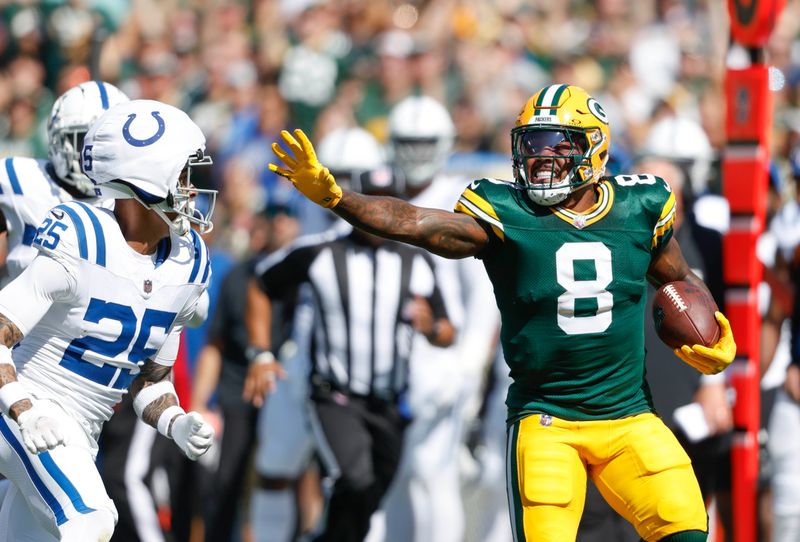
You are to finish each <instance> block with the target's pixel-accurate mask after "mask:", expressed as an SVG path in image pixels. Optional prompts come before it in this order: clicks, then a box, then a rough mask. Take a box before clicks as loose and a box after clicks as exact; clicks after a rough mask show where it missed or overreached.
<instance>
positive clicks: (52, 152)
mask: <svg viewBox="0 0 800 542" xmlns="http://www.w3.org/2000/svg"><path fill="white" fill-rule="evenodd" d="M88 131H89V126H71V127H69V128H63V129H60V130H53V131H52V132H51V133H50V135H49V148H48V155H49V158H50V162H51V163H52V164H53V169H55V172H56V175H58V177H59V178H60V179H61V180H62V181H64V182H66V183H67V184H69V185H71V186H74V187H75V188H76V189H77V190H78V191H79V192H80V193H82V194H85V195H87V196H94V195H95V192H94V183H92V181H91V180H89V178H88V177H87V176H86V175H85V174H84V173H83V172H82V171H81V149H82V148H83V139H84V137H86V132H88Z"/></svg>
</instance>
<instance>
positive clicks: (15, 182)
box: [6, 158, 22, 195]
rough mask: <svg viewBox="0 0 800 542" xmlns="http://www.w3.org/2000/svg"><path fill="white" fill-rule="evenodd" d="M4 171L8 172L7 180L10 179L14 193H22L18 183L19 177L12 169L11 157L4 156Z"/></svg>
mask: <svg viewBox="0 0 800 542" xmlns="http://www.w3.org/2000/svg"><path fill="white" fill-rule="evenodd" d="M6 173H8V180H9V181H11V189H12V190H13V191H14V193H15V194H19V195H22V187H21V186H20V185H19V177H17V172H16V170H15V169H14V159H13V158H6Z"/></svg>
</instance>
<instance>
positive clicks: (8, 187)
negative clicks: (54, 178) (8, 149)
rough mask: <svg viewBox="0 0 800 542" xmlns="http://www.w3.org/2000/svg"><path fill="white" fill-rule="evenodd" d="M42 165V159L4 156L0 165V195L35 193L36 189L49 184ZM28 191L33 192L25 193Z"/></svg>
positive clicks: (43, 163)
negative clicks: (0, 165)
mask: <svg viewBox="0 0 800 542" xmlns="http://www.w3.org/2000/svg"><path fill="white" fill-rule="evenodd" d="M44 165H45V162H44V161H42V160H36V159H34V158H25V157H16V158H15V157H9V158H4V159H3V165H2V167H0V195H3V196H10V195H17V196H23V195H31V196H33V195H35V193H36V191H37V189H38V190H41V187H42V186H48V185H49V184H50V183H49V181H48V178H47V173H46V172H45V169H44ZM48 188H49V186H48ZM28 189H33V190H28ZM29 191H30V192H33V193H31V194H26V192H29Z"/></svg>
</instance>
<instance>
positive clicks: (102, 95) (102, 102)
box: [95, 81, 108, 109]
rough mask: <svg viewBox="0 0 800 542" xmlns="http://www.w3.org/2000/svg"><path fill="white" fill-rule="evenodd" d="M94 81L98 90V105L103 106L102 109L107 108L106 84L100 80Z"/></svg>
mask: <svg viewBox="0 0 800 542" xmlns="http://www.w3.org/2000/svg"><path fill="white" fill-rule="evenodd" d="M95 83H97V88H98V90H99V91H100V105H102V106H103V109H108V92H107V91H106V86H105V85H104V84H103V82H102V81H95Z"/></svg>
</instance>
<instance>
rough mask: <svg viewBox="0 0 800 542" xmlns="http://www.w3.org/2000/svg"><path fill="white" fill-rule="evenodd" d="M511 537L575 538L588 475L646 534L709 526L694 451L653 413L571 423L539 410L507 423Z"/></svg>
mask: <svg viewBox="0 0 800 542" xmlns="http://www.w3.org/2000/svg"><path fill="white" fill-rule="evenodd" d="M506 453H507V458H506V459H507V466H506V481H507V484H508V501H509V505H510V509H511V524H512V530H513V531H514V540H515V542H517V541H520V542H521V541H527V542H547V541H553V542H568V541H570V540H575V536H576V533H577V531H578V523H579V522H580V519H581V514H582V513H583V505H584V501H585V499H586V478H587V475H588V476H590V477H591V478H592V480H593V481H594V482H595V484H596V485H597V488H598V489H599V490H600V493H601V494H602V495H603V497H605V499H606V501H608V503H609V504H610V505H611V506H612V507H613V508H614V509H615V510H616V511H617V512H618V513H619V514H620V515H621V516H622V517H624V518H625V519H627V520H628V521H630V522H631V523H632V524H633V526H634V527H636V531H637V532H638V533H639V536H641V537H642V538H643V539H644V540H647V541H651V540H653V541H654V540H660V539H661V538H663V537H665V536H668V535H671V534H674V533H678V532H682V531H692V530H697V531H708V516H707V515H706V510H705V506H704V503H703V497H702V495H701V494H700V486H699V485H698V483H697V479H696V478H695V475H694V471H693V470H692V466H691V461H690V460H689V456H687V455H686V452H685V451H684V450H683V448H682V447H681V445H680V444H679V443H678V441H677V439H676V438H675V436H674V435H673V434H672V432H671V431H670V430H669V429H668V428H667V427H666V426H665V425H664V423H663V422H662V421H661V420H660V419H659V418H658V417H657V416H655V415H653V414H649V413H648V414H640V415H638V416H631V417H629V418H623V419H620V420H603V421H587V422H571V421H565V420H560V419H557V418H553V417H550V416H547V415H542V414H535V415H531V416H528V417H526V418H523V419H522V420H519V421H517V422H516V423H514V424H513V425H511V426H510V427H509V428H508V441H507V452H506Z"/></svg>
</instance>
